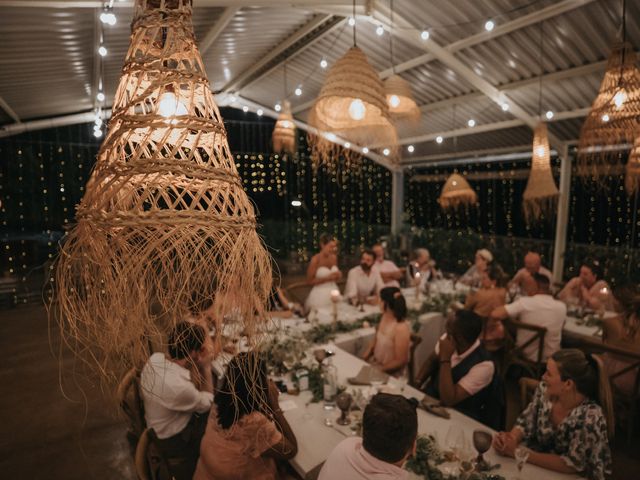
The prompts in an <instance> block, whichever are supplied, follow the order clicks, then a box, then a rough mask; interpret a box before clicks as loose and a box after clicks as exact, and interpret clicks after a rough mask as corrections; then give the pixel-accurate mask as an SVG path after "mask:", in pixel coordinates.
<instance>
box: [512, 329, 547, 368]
mask: <svg viewBox="0 0 640 480" xmlns="http://www.w3.org/2000/svg"><path fill="white" fill-rule="evenodd" d="M505 326H506V327H507V328H508V329H509V331H510V332H511V333H512V336H513V338H517V336H518V335H517V334H518V331H520V330H525V331H528V332H532V333H533V336H532V337H531V338H529V340H527V341H526V342H525V343H523V344H522V345H517V344H515V342H514V344H513V346H512V347H511V348H510V349H509V350H508V351H507V352H506V354H505V361H504V367H503V370H502V377H503V379H504V378H506V376H507V372H508V371H509V368H511V367H512V366H514V365H518V366H520V367H522V368H523V369H524V370H526V371H527V373H529V374H530V376H531V377H533V378H540V376H541V375H542V373H543V372H544V369H545V364H544V362H543V360H542V353H543V351H544V337H545V336H546V334H547V329H546V328H544V327H540V326H538V325H531V324H529V323H523V322H520V321H518V320H512V319H508V320H506V321H505ZM536 341H537V342H538V351H537V354H536V360H535V361H532V360H531V359H530V358H528V357H526V356H525V355H524V349H525V348H527V347H528V346H529V345H532V344H533V343H534V342H536Z"/></svg>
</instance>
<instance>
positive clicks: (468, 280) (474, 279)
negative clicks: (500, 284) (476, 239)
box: [458, 248, 493, 288]
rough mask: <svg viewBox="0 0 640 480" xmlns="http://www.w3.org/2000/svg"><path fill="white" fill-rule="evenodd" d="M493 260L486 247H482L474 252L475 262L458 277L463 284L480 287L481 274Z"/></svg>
mask: <svg viewBox="0 0 640 480" xmlns="http://www.w3.org/2000/svg"><path fill="white" fill-rule="evenodd" d="M491 262H493V255H492V254H491V252H490V251H489V250H487V249H486V248H482V249H480V250H478V251H477V252H476V257H475V263H474V264H473V265H472V266H471V268H469V270H467V271H466V272H465V274H464V275H463V276H462V277H460V278H459V279H458V281H459V282H460V283H462V284H463V285H469V286H470V287H472V288H478V287H480V283H481V282H482V275H483V274H484V272H486V271H487V268H488V267H489V265H490V264H491Z"/></svg>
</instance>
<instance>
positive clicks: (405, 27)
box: [374, 2, 562, 148]
mask: <svg viewBox="0 0 640 480" xmlns="http://www.w3.org/2000/svg"><path fill="white" fill-rule="evenodd" d="M383 12H388V9H387V6H386V5H382V4H380V3H378V2H376V3H375V9H374V16H375V17H376V18H378V19H379V20H382V21H383V22H385V23H386V24H389V23H390V22H389V17H388V13H387V14H385V13H383ZM393 23H394V27H393V28H391V27H389V30H390V32H391V33H392V34H393V35H395V36H396V37H398V38H401V39H403V40H405V41H407V42H409V43H411V44H413V45H415V46H417V47H419V48H422V49H423V50H426V51H428V52H429V53H432V54H433V55H434V56H435V57H436V58H437V59H438V60H439V61H440V62H442V63H443V64H444V65H446V66H448V67H449V68H450V69H452V70H453V71H454V72H456V74H457V75H459V76H460V77H461V78H462V80H464V81H465V82H467V83H468V84H470V85H472V86H473V87H474V88H476V89H477V90H479V91H480V92H482V93H483V94H485V95H486V96H487V97H488V98H490V99H491V100H492V101H493V102H495V103H496V104H498V105H502V104H503V103H508V104H509V111H510V113H511V114H512V115H513V116H514V117H516V118H517V119H518V120H521V121H523V122H524V123H525V124H527V125H528V126H529V127H531V128H535V126H536V124H537V123H538V120H537V119H536V118H534V117H533V116H531V115H529V113H528V112H527V111H526V110H525V109H524V108H522V107H521V106H520V105H518V104H517V103H516V102H514V101H513V100H511V99H510V98H509V97H508V96H507V95H505V94H504V93H503V92H501V91H500V90H499V89H498V88H496V87H495V86H493V85H492V84H491V83H489V82H488V81H487V80H485V79H484V78H482V77H481V76H480V75H478V74H476V73H475V72H474V71H473V70H471V69H470V68H469V67H467V66H466V65H465V64H464V63H463V62H462V61H460V60H459V59H458V58H456V57H455V56H454V54H453V53H451V52H449V51H447V50H446V49H444V48H443V47H442V46H440V45H439V44H438V43H437V42H436V41H434V40H432V39H429V40H428V41H426V42H424V41H422V40H420V38H419V37H418V36H417V35H414V34H413V33H411V31H412V30H413V29H415V28H416V27H415V25H413V24H412V23H411V22H409V21H408V20H407V19H405V18H403V17H402V16H400V15H398V14H397V13H394V22H393ZM549 143H550V144H551V145H552V146H553V147H554V148H560V147H561V143H562V142H560V140H559V139H558V138H557V137H555V135H553V134H551V133H549Z"/></svg>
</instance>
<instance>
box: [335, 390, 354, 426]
mask: <svg viewBox="0 0 640 480" xmlns="http://www.w3.org/2000/svg"><path fill="white" fill-rule="evenodd" d="M352 401H353V397H352V396H351V395H350V394H348V393H347V392H342V393H341V394H340V395H338V397H337V398H336V405H338V408H339V409H340V412H341V415H340V418H338V420H336V423H337V424H338V425H349V424H350V423H351V419H350V418H349V408H350V407H351V402H352Z"/></svg>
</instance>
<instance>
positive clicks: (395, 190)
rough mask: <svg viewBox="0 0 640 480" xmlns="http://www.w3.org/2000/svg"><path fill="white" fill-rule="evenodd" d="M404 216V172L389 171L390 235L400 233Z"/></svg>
mask: <svg viewBox="0 0 640 480" xmlns="http://www.w3.org/2000/svg"><path fill="white" fill-rule="evenodd" d="M403 215H404V170H402V169H397V170H392V171H391V234H392V235H397V234H398V233H400V228H401V226H402V216H403Z"/></svg>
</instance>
